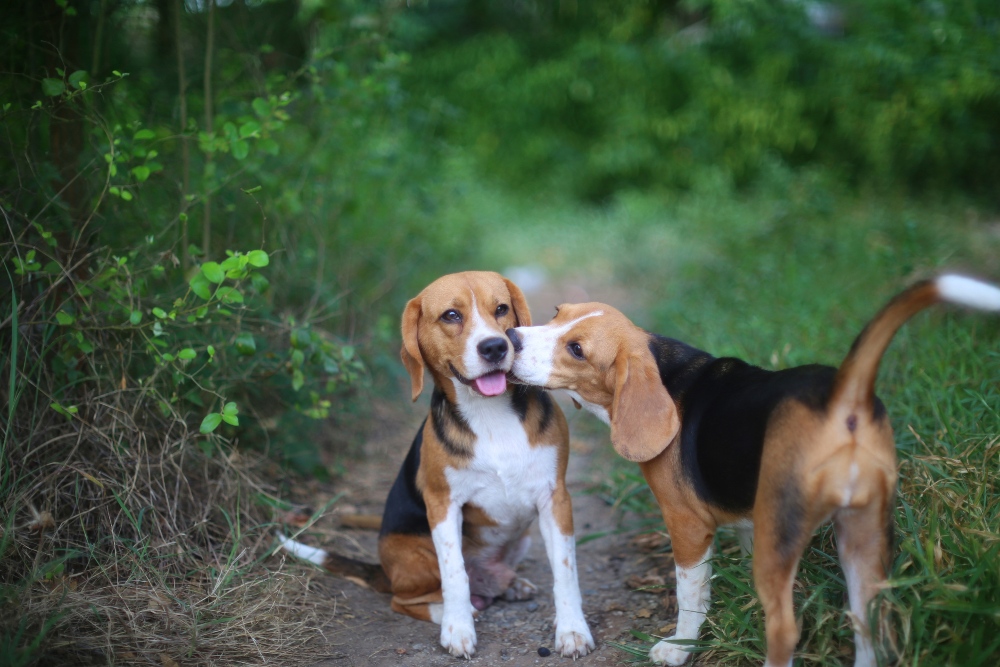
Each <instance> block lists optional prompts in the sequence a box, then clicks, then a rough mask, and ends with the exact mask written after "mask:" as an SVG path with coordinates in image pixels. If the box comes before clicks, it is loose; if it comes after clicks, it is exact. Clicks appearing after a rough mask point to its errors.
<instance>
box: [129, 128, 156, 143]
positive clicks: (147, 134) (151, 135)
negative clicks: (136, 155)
mask: <svg viewBox="0 0 1000 667" xmlns="http://www.w3.org/2000/svg"><path fill="white" fill-rule="evenodd" d="M155 138H156V133H155V132H153V131H152V130H145V129H143V130H139V131H138V132H136V133H135V136H134V137H132V139H133V141H141V140H143V139H155Z"/></svg>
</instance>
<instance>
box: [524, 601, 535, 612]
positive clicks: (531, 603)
mask: <svg viewBox="0 0 1000 667" xmlns="http://www.w3.org/2000/svg"><path fill="white" fill-rule="evenodd" d="M525 609H527V610H528V611H538V603H537V602H535V601H534V600H532V601H531V602H529V603H528V605H527V606H526V607H525Z"/></svg>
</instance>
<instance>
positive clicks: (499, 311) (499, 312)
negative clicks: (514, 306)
mask: <svg viewBox="0 0 1000 667" xmlns="http://www.w3.org/2000/svg"><path fill="white" fill-rule="evenodd" d="M508 310H510V308H508V307H507V304H506V303H501V304H500V305H499V306H497V315H496V316H497V317H503V316H504V315H506V314H507V311H508Z"/></svg>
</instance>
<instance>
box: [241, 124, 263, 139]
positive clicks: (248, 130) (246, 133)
mask: <svg viewBox="0 0 1000 667" xmlns="http://www.w3.org/2000/svg"><path fill="white" fill-rule="evenodd" d="M258 132H260V123H258V122H257V121H255V120H250V121H247V122H245V123H243V124H242V125H240V137H241V138H244V139H245V138H246V137H252V136H254V135H255V134H257V133H258Z"/></svg>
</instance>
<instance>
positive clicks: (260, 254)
mask: <svg viewBox="0 0 1000 667" xmlns="http://www.w3.org/2000/svg"><path fill="white" fill-rule="evenodd" d="M247 259H248V260H249V262H250V264H251V265H252V266H256V267H257V268H258V269H259V268H262V267H265V266H267V265H268V264H270V263H271V258H270V257H268V256H267V253H266V252H264V251H263V250H251V251H250V252H248V253H247Z"/></svg>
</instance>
